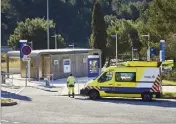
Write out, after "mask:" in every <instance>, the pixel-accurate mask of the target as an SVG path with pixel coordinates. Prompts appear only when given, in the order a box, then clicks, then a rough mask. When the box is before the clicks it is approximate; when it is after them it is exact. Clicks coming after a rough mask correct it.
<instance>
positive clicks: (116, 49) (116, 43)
mask: <svg viewBox="0 0 176 124" xmlns="http://www.w3.org/2000/svg"><path fill="white" fill-rule="evenodd" d="M117 55H118V53H117V33H116V65H117V63H118V58H117Z"/></svg>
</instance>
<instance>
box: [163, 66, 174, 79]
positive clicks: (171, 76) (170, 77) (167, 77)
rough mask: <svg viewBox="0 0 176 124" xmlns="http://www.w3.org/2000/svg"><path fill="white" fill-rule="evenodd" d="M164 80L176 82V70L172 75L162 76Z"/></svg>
mask: <svg viewBox="0 0 176 124" xmlns="http://www.w3.org/2000/svg"><path fill="white" fill-rule="evenodd" d="M162 79H164V80H171V81H176V70H175V69H174V70H172V71H171V72H170V73H164V74H162Z"/></svg>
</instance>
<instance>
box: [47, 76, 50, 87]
mask: <svg viewBox="0 0 176 124" xmlns="http://www.w3.org/2000/svg"><path fill="white" fill-rule="evenodd" d="M46 86H48V87H49V86H50V81H49V77H47V78H46Z"/></svg>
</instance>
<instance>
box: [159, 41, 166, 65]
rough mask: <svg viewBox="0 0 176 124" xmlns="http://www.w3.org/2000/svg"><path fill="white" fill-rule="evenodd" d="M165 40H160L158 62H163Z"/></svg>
mask: <svg viewBox="0 0 176 124" xmlns="http://www.w3.org/2000/svg"><path fill="white" fill-rule="evenodd" d="M165 47H166V46H165V40H160V51H161V54H160V62H163V61H165Z"/></svg>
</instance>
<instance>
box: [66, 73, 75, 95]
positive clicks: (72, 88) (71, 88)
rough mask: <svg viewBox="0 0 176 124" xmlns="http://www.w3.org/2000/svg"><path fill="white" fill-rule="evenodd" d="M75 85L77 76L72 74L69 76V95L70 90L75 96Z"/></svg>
mask: <svg viewBox="0 0 176 124" xmlns="http://www.w3.org/2000/svg"><path fill="white" fill-rule="evenodd" d="M74 85H75V77H74V76H73V75H72V74H70V76H69V77H68V78H67V88H68V96H69V97H70V92H71V91H72V96H73V98H74V95H75V93H74Z"/></svg>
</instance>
